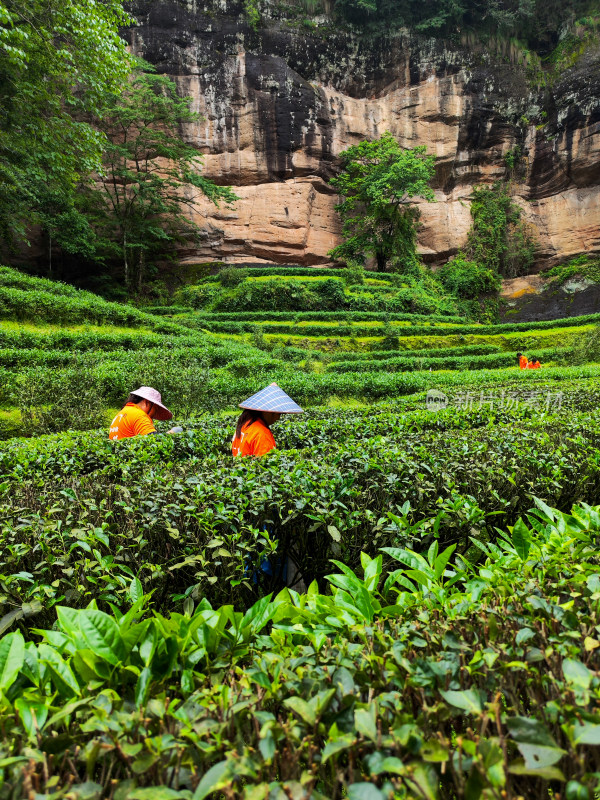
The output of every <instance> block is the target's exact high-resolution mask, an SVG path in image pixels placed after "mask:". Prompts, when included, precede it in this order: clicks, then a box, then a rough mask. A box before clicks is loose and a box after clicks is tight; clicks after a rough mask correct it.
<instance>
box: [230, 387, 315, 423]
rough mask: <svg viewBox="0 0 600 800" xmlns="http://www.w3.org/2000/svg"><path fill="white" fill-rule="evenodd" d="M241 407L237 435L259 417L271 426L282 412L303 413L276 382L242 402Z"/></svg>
mask: <svg viewBox="0 0 600 800" xmlns="http://www.w3.org/2000/svg"><path fill="white" fill-rule="evenodd" d="M240 408H243V409H244V410H243V411H242V413H241V414H240V418H239V419H238V423H237V427H236V430H235V435H236V436H239V435H240V432H241V430H242V428H243V427H244V425H247V424H248V423H252V422H256V420H257V419H260V420H262V421H263V422H264V423H265V425H266V426H267V427H268V428H270V427H271V425H272V424H273V423H274V422H277V420H278V419H279V417H280V416H281V415H282V414H302V409H301V408H300V406H299V405H298V404H297V403H294V401H293V400H292V398H291V397H288V395H287V394H286V393H285V392H284V391H283V389H280V388H279V386H277V384H276V383H271V384H269V386H266V387H265V388H264V389H261V390H260V392H257V393H256V394H253V395H252V397H249V398H248V399H247V400H244V402H243V403H240Z"/></svg>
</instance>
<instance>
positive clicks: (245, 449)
mask: <svg viewBox="0 0 600 800" xmlns="http://www.w3.org/2000/svg"><path fill="white" fill-rule="evenodd" d="M274 448H275V439H274V438H273V434H272V433H271V431H270V430H269V428H268V427H267V426H266V425H265V423H264V422H263V421H262V420H261V419H257V420H255V421H254V422H253V423H251V424H248V423H246V424H245V425H244V427H243V428H242V433H241V435H240V436H234V438H233V441H232V442H231V452H232V453H233V455H234V456H264V455H266V454H267V453H268V452H269V451H270V450H273V449H274Z"/></svg>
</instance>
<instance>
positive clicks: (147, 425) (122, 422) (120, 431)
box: [108, 403, 156, 440]
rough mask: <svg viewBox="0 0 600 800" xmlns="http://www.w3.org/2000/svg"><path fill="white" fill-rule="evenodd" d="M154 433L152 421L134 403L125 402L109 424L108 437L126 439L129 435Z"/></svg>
mask: <svg viewBox="0 0 600 800" xmlns="http://www.w3.org/2000/svg"><path fill="white" fill-rule="evenodd" d="M149 433H156V428H155V427H154V423H153V422H152V420H151V419H150V417H149V416H148V414H146V412H145V411H142V409H141V408H138V406H136V405H135V403H127V405H126V406H125V408H122V409H121V410H120V411H119V413H118V414H117V416H116V417H115V418H114V419H113V421H112V422H111V424H110V431H109V432H108V438H109V439H115V440H116V439H128V438H129V437H130V436H146V435H147V434H149Z"/></svg>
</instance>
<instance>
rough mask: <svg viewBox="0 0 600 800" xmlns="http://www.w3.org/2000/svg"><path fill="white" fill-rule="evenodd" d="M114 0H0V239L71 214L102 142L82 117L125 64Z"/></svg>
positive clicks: (114, 90) (103, 98)
mask: <svg viewBox="0 0 600 800" xmlns="http://www.w3.org/2000/svg"><path fill="white" fill-rule="evenodd" d="M129 22H131V18H130V17H129V16H128V15H127V14H126V13H125V12H124V11H123V8H122V3H121V1H120V0H102V2H96V0H0V235H1V236H2V237H3V238H4V239H7V238H10V237H11V236H17V237H19V236H23V235H24V233H25V231H26V227H27V225H29V224H31V223H32V222H34V221H39V220H38V219H37V215H38V214H39V215H40V216H41V217H42V218H44V216H45V217H48V216H49V215H53V216H55V215H57V214H67V215H69V214H70V213H71V211H72V208H73V202H74V201H73V188H74V186H75V185H76V184H77V182H78V180H79V179H80V177H81V175H82V174H89V173H91V172H93V171H94V170H98V169H99V168H100V165H101V155H102V150H103V143H104V137H103V135H102V134H101V132H100V131H98V130H96V129H95V128H94V127H93V126H92V125H90V124H89V122H86V121H85V117H86V115H89V114H92V113H96V112H97V111H98V110H99V109H100V108H101V107H102V105H103V104H105V103H106V102H107V98H108V97H110V96H112V95H115V94H119V93H120V91H121V88H122V86H123V83H124V82H125V80H126V78H127V76H128V74H129V72H130V70H131V66H132V62H131V59H130V57H129V55H128V53H127V50H126V45H125V42H124V41H123V40H122V39H121V38H120V37H119V34H118V30H119V27H120V26H122V25H125V24H127V23H129Z"/></svg>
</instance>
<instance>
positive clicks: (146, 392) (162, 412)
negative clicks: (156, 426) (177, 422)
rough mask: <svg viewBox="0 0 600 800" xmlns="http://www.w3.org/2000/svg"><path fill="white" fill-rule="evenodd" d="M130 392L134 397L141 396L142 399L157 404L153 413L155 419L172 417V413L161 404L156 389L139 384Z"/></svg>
mask: <svg viewBox="0 0 600 800" xmlns="http://www.w3.org/2000/svg"><path fill="white" fill-rule="evenodd" d="M131 394H134V395H135V396H136V397H141V398H142V399H143V400H149V401H150V402H151V403H154V405H155V406H158V408H157V409H156V412H155V414H154V418H155V419H171V418H172V416H173V414H172V413H171V412H170V411H169V409H168V408H167V407H166V406H164V405H163V404H162V398H161V396H160V392H157V391H156V389H153V388H152V387H151V386H140V388H139V389H136V390H135V392H132V393H131Z"/></svg>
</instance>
